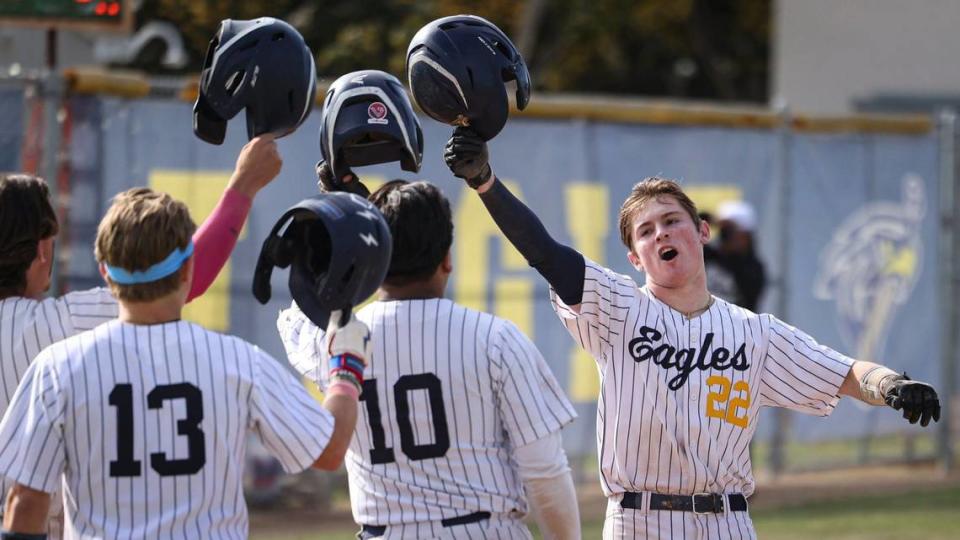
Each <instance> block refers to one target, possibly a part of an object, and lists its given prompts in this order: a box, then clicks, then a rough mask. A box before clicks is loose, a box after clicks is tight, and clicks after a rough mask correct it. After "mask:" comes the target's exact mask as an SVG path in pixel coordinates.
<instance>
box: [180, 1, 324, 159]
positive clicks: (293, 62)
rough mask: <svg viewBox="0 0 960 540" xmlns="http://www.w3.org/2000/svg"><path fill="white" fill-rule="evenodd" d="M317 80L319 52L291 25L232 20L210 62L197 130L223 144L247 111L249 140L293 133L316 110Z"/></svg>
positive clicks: (224, 25)
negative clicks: (315, 56) (232, 122)
mask: <svg viewBox="0 0 960 540" xmlns="http://www.w3.org/2000/svg"><path fill="white" fill-rule="evenodd" d="M316 78H317V76H316V69H315V67H314V62H313V53H312V52H310V49H309V48H308V47H307V46H306V44H305V43H304V41H303V37H302V36H301V35H300V33H299V32H297V31H296V29H294V28H293V27H292V26H290V25H289V24H287V23H285V22H283V21H281V20H278V19H273V18H271V17H261V18H259V19H254V20H250V21H235V20H231V19H226V20H224V21H223V22H221V23H220V28H219V30H218V31H217V33H216V35H214V37H213V39H212V40H211V41H210V45H209V46H208V48H207V54H206V56H205V58H204V63H203V70H202V71H201V74H200V92H199V95H198V96H197V101H196V102H195V103H194V106H193V119H194V120H193V131H194V133H195V134H196V135H197V137H199V138H200V139H202V140H204V141H207V142H209V143H212V144H222V143H223V139H224V136H225V134H226V129H227V122H228V121H229V120H230V119H232V118H233V117H234V116H236V115H237V113H239V112H240V111H241V110H243V109H246V115H245V116H246V121H247V137H248V138H249V139H252V138H254V137H256V136H258V135H263V134H267V133H269V134H272V135H273V136H275V137H282V136H284V135H287V134H289V133H292V132H293V131H294V130H295V129H296V128H297V127H298V126H300V124H302V123H303V121H304V120H305V119H306V117H307V115H308V114H309V113H310V110H311V109H312V108H313V102H314V99H315V98H316Z"/></svg>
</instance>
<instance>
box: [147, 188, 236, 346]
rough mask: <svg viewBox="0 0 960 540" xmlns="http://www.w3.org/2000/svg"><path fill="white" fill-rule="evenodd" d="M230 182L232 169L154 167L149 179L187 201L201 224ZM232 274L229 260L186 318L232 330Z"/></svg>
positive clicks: (217, 327)
mask: <svg viewBox="0 0 960 540" xmlns="http://www.w3.org/2000/svg"><path fill="white" fill-rule="evenodd" d="M229 181H230V172H225V171H173V170H154V171H151V172H150V179H149V183H150V187H151V188H153V189H155V190H157V191H163V192H165V193H169V194H170V196H172V197H173V198H175V199H177V200H179V201H183V203H184V204H186V205H187V207H188V208H189V209H190V216H191V217H193V220H194V221H195V222H196V223H197V224H198V225H199V224H200V223H202V222H203V220H205V219H206V218H207V216H209V215H210V213H211V212H213V209H214V208H215V207H216V206H217V201H219V200H220V196H221V195H222V194H223V190H224V188H226V187H227V182H229ZM246 231H247V227H246V225H244V227H243V229H242V230H241V231H240V238H244V237H245V236H246ZM230 277H231V262H230V260H227V263H226V264H225V265H223V269H222V270H220V273H219V274H218V275H217V278H216V279H215V280H214V281H213V284H212V285H210V288H209V289H207V292H205V293H204V294H203V296H201V297H199V298H196V299H194V300H193V301H192V302H190V303H189V304H187V306H186V307H185V308H184V310H183V318H184V319H187V320H190V321H194V322H196V323H198V324H201V325H203V326H205V327H206V328H209V329H211V330H217V331H220V332H225V331H227V330H229V329H230Z"/></svg>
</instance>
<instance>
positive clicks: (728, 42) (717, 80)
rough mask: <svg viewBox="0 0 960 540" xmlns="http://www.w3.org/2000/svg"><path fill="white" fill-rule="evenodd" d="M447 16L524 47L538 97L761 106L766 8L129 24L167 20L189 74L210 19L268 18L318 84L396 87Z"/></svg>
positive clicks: (206, 11) (347, 6) (618, 5)
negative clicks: (369, 79)
mask: <svg viewBox="0 0 960 540" xmlns="http://www.w3.org/2000/svg"><path fill="white" fill-rule="evenodd" d="M457 13H473V14H477V15H480V16H483V17H485V18H487V19H489V20H491V21H492V22H494V23H495V24H497V25H498V26H500V28H502V29H503V30H504V31H505V32H507V34H508V35H510V36H511V37H512V38H514V41H515V42H517V43H518V44H519V43H521V42H523V43H525V44H526V50H527V57H526V58H527V62H528V64H529V67H530V71H531V74H532V76H533V80H534V85H535V87H536V88H537V89H539V90H549V91H558V92H596V93H614V94H631V95H647V96H675V97H690V98H701V99H718V100H726V101H754V102H762V101H765V100H766V98H767V84H768V82H767V78H768V56H769V42H770V20H771V2H770V0H643V1H636V0H517V1H510V0H487V1H485V2H479V1H468V0H362V1H357V0H346V1H342V0H341V1H322V0H270V1H269V2H267V1H265V0H207V1H205V2H190V1H186V0H154V1H151V2H144V5H143V7H142V8H141V10H140V12H139V13H138V20H139V21H140V22H141V23H142V22H144V21H147V20H152V19H165V20H169V21H172V22H173V23H174V24H176V25H177V26H178V27H179V28H180V29H181V31H182V33H183V35H184V38H185V40H186V41H187V44H188V47H189V49H190V51H191V57H192V62H191V65H190V67H189V69H191V70H194V71H195V70H197V69H198V68H199V67H200V63H201V61H202V58H203V53H204V51H205V50H206V46H207V43H208V42H209V40H210V37H211V36H212V34H213V32H214V30H215V29H216V27H217V24H218V23H219V21H220V20H221V19H224V18H227V17H230V18H235V19H247V18H255V17H258V16H262V15H270V16H274V17H279V18H283V19H285V20H287V21H288V22H291V23H292V24H293V25H294V26H296V27H297V28H298V29H299V30H300V31H301V33H302V34H303V35H304V38H305V39H306V40H307V43H308V44H309V45H310V47H311V49H312V50H313V51H314V54H315V55H316V60H317V71H318V73H319V75H320V76H321V78H326V79H332V78H335V77H337V76H339V75H341V74H343V73H346V72H349V71H354V70H358V69H382V70H385V71H388V72H391V73H393V74H395V75H397V76H398V77H400V78H401V79H404V78H405V77H404V76H403V75H404V74H403V70H404V61H405V54H406V49H407V44H408V43H409V41H410V38H412V37H413V35H414V34H415V33H416V31H417V30H418V29H419V28H420V27H421V26H423V25H424V24H426V23H427V22H429V21H431V20H433V19H435V18H437V17H441V16H445V15H453V14H457Z"/></svg>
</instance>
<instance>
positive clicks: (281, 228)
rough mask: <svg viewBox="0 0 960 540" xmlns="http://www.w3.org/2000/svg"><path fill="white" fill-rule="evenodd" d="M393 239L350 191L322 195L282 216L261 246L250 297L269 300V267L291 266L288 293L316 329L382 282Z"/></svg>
mask: <svg viewBox="0 0 960 540" xmlns="http://www.w3.org/2000/svg"><path fill="white" fill-rule="evenodd" d="M392 251H393V241H392V239H391V237H390V229H389V227H388V226H387V222H386V220H384V219H383V215H382V214H381V213H380V211H379V210H377V207H375V206H374V205H373V204H371V203H370V202H369V201H367V200H366V199H364V198H363V197H360V196H359V195H354V194H352V193H343V192H336V193H324V194H321V195H317V196H315V197H310V198H309V199H304V200H302V201H300V202H299V203H298V204H296V205H295V206H293V207H292V208H290V209H289V210H287V211H286V212H284V214H283V216H282V217H281V218H280V220H279V221H277V223H276V225H274V226H273V230H272V231H270V236H268V237H267V239H266V240H265V241H264V242H263V247H262V248H261V250H260V258H259V259H258V260H257V269H256V272H255V273H254V277H253V296H254V297H256V299H257V300H259V301H260V303H261V304H266V303H267V301H268V300H270V275H271V273H272V272H273V267H274V266H279V267H280V268H286V267H288V266H289V267H290V280H289V284H290V295H291V296H293V299H294V300H295V301H296V302H297V305H298V306H300V310H301V311H303V313H304V314H306V316H307V317H309V318H310V320H311V321H313V323H314V324H316V325H317V326H319V327H320V328H326V326H327V322H328V321H329V319H330V313H331V312H333V311H336V310H343V311H344V314H345V315H349V311H350V309H351V308H353V306H356V305H358V304H360V303H361V302H363V301H364V300H366V299H367V298H368V297H369V296H370V295H371V294H373V293H374V291H376V290H377V288H378V287H379V286H380V284H381V283H383V279H384V277H386V275H387V269H388V267H389V265H390V255H391V252H392Z"/></svg>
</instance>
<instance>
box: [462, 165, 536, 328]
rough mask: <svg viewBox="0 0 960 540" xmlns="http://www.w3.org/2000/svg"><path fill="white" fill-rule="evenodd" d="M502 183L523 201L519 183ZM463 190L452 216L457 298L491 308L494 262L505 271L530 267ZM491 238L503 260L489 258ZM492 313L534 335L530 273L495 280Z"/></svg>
mask: <svg viewBox="0 0 960 540" xmlns="http://www.w3.org/2000/svg"><path fill="white" fill-rule="evenodd" d="M501 181H503V179H501ZM503 183H504V184H506V186H507V187H508V188H509V189H510V191H512V192H513V194H514V195H516V196H517V198H518V199H520V200H523V193H522V191H521V190H520V186H518V185H517V184H516V182H512V181H503ZM463 190H464V193H463V194H462V195H461V197H460V205H459V206H458V207H457V209H456V214H455V215H454V218H453V219H454V233H455V236H456V237H455V239H454V241H453V258H454V261H455V263H454V265H453V278H454V283H455V288H454V299H455V300H456V301H457V302H458V303H460V304H463V305H464V306H467V307H469V308H472V309H477V310H480V311H488V310H489V308H488V307H487V292H488V291H489V284H488V281H489V279H490V270H491V268H493V267H494V266H493V265H495V267H498V268H502V269H504V270H513V271H523V272H525V273H526V270H527V269H528V268H529V266H528V265H527V262H526V261H525V260H524V259H523V256H522V255H520V253H518V252H517V250H516V248H514V247H513V245H511V244H510V242H509V241H508V240H507V239H506V238H505V237H504V236H503V234H502V233H501V232H500V229H499V228H498V227H497V224H496V223H494V221H493V218H491V217H490V214H488V213H487V209H486V208H485V207H484V206H483V202H482V201H481V200H480V197H478V196H477V194H476V193H475V192H474V191H473V190H472V189H470V188H468V187H466V186H464V187H463ZM491 239H493V240H495V241H497V242H499V243H500V253H501V254H502V257H501V260H500V261H496V262H493V261H491V260H490V240H491ZM493 313H495V314H496V315H497V316H500V317H503V318H505V319H509V320H511V321H513V323H514V324H516V325H517V327H518V328H520V331H521V332H523V333H524V334H526V335H527V336H529V337H530V338H531V339H532V338H533V283H532V281H531V278H530V277H529V273H527V275H526V276H516V275H514V276H507V277H503V278H499V279H497V280H496V284H495V286H494V302H493Z"/></svg>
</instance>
